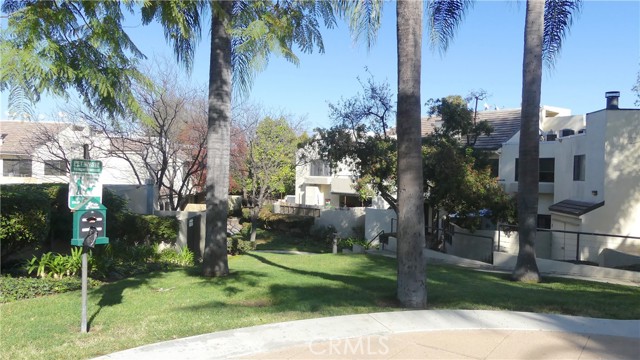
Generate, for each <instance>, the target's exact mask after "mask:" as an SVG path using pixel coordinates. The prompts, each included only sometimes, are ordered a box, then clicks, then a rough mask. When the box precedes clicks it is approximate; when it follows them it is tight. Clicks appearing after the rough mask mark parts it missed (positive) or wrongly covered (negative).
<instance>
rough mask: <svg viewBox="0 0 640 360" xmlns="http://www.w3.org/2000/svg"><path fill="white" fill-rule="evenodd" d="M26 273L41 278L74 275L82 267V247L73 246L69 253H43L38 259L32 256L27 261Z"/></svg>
mask: <svg viewBox="0 0 640 360" xmlns="http://www.w3.org/2000/svg"><path fill="white" fill-rule="evenodd" d="M26 268H27V269H26V270H27V273H28V274H32V275H36V276H38V277H41V278H45V277H53V278H54V279H61V278H63V277H65V276H74V275H76V274H78V273H79V272H80V270H81V269H82V248H80V247H74V248H72V249H71V254H70V255H61V254H54V253H51V252H48V253H44V254H42V255H41V256H40V258H39V259H38V258H37V257H35V256H34V257H33V258H32V259H31V260H30V261H28V262H27V265H26Z"/></svg>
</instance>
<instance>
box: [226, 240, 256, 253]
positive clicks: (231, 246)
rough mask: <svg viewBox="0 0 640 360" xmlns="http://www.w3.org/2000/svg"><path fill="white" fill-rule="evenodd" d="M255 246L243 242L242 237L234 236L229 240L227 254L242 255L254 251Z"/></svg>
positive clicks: (245, 241) (248, 242)
mask: <svg viewBox="0 0 640 360" xmlns="http://www.w3.org/2000/svg"><path fill="white" fill-rule="evenodd" d="M253 246H254V244H253V243H252V242H251V241H248V240H243V239H242V237H241V236H233V237H232V238H230V239H227V254H229V255H241V254H244V253H246V252H247V251H251V250H253Z"/></svg>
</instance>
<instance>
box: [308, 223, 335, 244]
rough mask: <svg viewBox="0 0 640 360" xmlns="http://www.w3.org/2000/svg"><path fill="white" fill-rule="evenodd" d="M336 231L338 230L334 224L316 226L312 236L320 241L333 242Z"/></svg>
mask: <svg viewBox="0 0 640 360" xmlns="http://www.w3.org/2000/svg"><path fill="white" fill-rule="evenodd" d="M336 231H337V230H336V228H335V227H334V226H333V225H329V226H314V227H313V230H312V231H311V236H312V237H313V238H314V239H316V240H318V241H326V242H327V244H331V242H332V241H333V237H334V236H335V233H336Z"/></svg>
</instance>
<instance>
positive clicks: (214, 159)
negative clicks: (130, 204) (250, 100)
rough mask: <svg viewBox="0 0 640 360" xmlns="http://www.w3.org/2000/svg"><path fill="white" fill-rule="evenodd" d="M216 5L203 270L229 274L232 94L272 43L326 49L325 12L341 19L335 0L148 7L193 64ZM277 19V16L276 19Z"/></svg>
mask: <svg viewBox="0 0 640 360" xmlns="http://www.w3.org/2000/svg"><path fill="white" fill-rule="evenodd" d="M207 4H208V5H209V10H210V11H211V26H212V27H211V54H210V63H209V64H210V69H209V110H208V116H209V119H208V128H207V180H206V204H207V213H206V217H207V226H206V241H205V249H204V254H203V275H204V276H224V275H227V274H228V273H229V266H228V262H227V232H226V230H227V213H228V192H229V157H230V154H229V152H230V138H229V136H230V127H231V126H230V125H231V94H232V92H233V91H234V90H238V91H240V92H246V91H248V89H249V88H250V85H251V80H252V76H253V74H254V72H255V71H257V70H261V69H262V68H263V67H264V66H265V64H266V62H267V60H268V57H269V54H270V51H271V49H277V51H278V52H279V53H281V54H282V55H283V56H284V57H285V58H286V59H287V60H289V61H291V62H293V63H296V64H297V62H298V59H297V57H296V56H295V54H294V53H293V50H292V49H291V47H292V45H293V44H296V45H298V46H299V47H300V49H301V50H302V51H304V52H311V51H313V49H314V48H315V47H316V46H317V47H318V48H319V49H320V52H323V51H324V46H323V43H322V38H321V35H320V32H319V30H318V27H319V23H318V18H322V19H323V20H324V24H325V26H327V27H329V28H331V27H332V26H333V25H334V24H335V19H334V14H333V8H332V7H331V3H329V2H324V1H319V2H298V1H282V2H270V1H265V2H254V1H210V2H202V1H189V2H187V1H177V0H174V1H166V2H162V1H160V2H150V3H146V4H145V5H144V7H143V11H142V13H143V19H144V20H145V23H148V22H150V21H151V20H153V19H158V20H159V21H160V22H161V23H162V25H163V26H164V29H165V37H166V38H167V40H168V41H170V42H172V43H173V45H174V49H175V53H176V56H177V58H178V60H179V61H182V62H183V63H184V64H185V65H187V67H189V66H190V64H191V61H192V59H193V51H194V48H195V42H196V40H197V39H198V38H199V33H200V20H199V19H200V15H201V13H202V12H203V10H204V9H205V7H206V6H205V5H207ZM274 19H278V21H274Z"/></svg>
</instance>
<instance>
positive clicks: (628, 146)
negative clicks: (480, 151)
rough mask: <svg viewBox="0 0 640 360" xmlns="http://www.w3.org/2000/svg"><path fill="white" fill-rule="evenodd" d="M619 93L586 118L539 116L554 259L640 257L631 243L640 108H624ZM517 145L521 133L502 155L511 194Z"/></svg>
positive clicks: (638, 197)
mask: <svg viewBox="0 0 640 360" xmlns="http://www.w3.org/2000/svg"><path fill="white" fill-rule="evenodd" d="M618 96H619V93H617V92H612V93H607V107H606V108H605V109H603V110H599V111H595V112H592V113H588V114H586V115H565V116H555V117H552V118H543V117H541V123H540V130H541V141H540V174H539V180H540V186H539V193H540V195H539V201H538V214H539V215H538V225H539V227H545V228H550V229H551V230H552V231H553V232H552V233H551V258H552V259H558V260H574V259H576V257H577V258H578V260H583V261H594V262H597V261H598V256H599V255H600V253H601V252H602V250H603V249H605V248H609V249H614V250H618V251H621V252H625V253H632V254H638V255H640V240H638V239H632V238H631V237H640V110H639V109H619V108H618ZM518 143H519V133H517V134H516V135H514V136H513V137H512V138H511V139H510V140H508V141H507V142H506V143H505V144H504V145H503V146H502V148H501V150H500V167H499V168H500V170H499V176H500V180H501V181H503V182H504V185H505V189H506V190H507V191H508V192H510V193H515V192H517V190H518V182H517V175H516V174H517V167H518V160H517V158H518ZM562 231H570V232H566V233H565V232H562ZM571 232H580V233H581V234H579V235H578V234H576V233H571ZM593 234H611V235H618V236H620V237H617V236H605V235H593ZM578 236H579V239H578ZM578 240H579V244H578Z"/></svg>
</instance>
